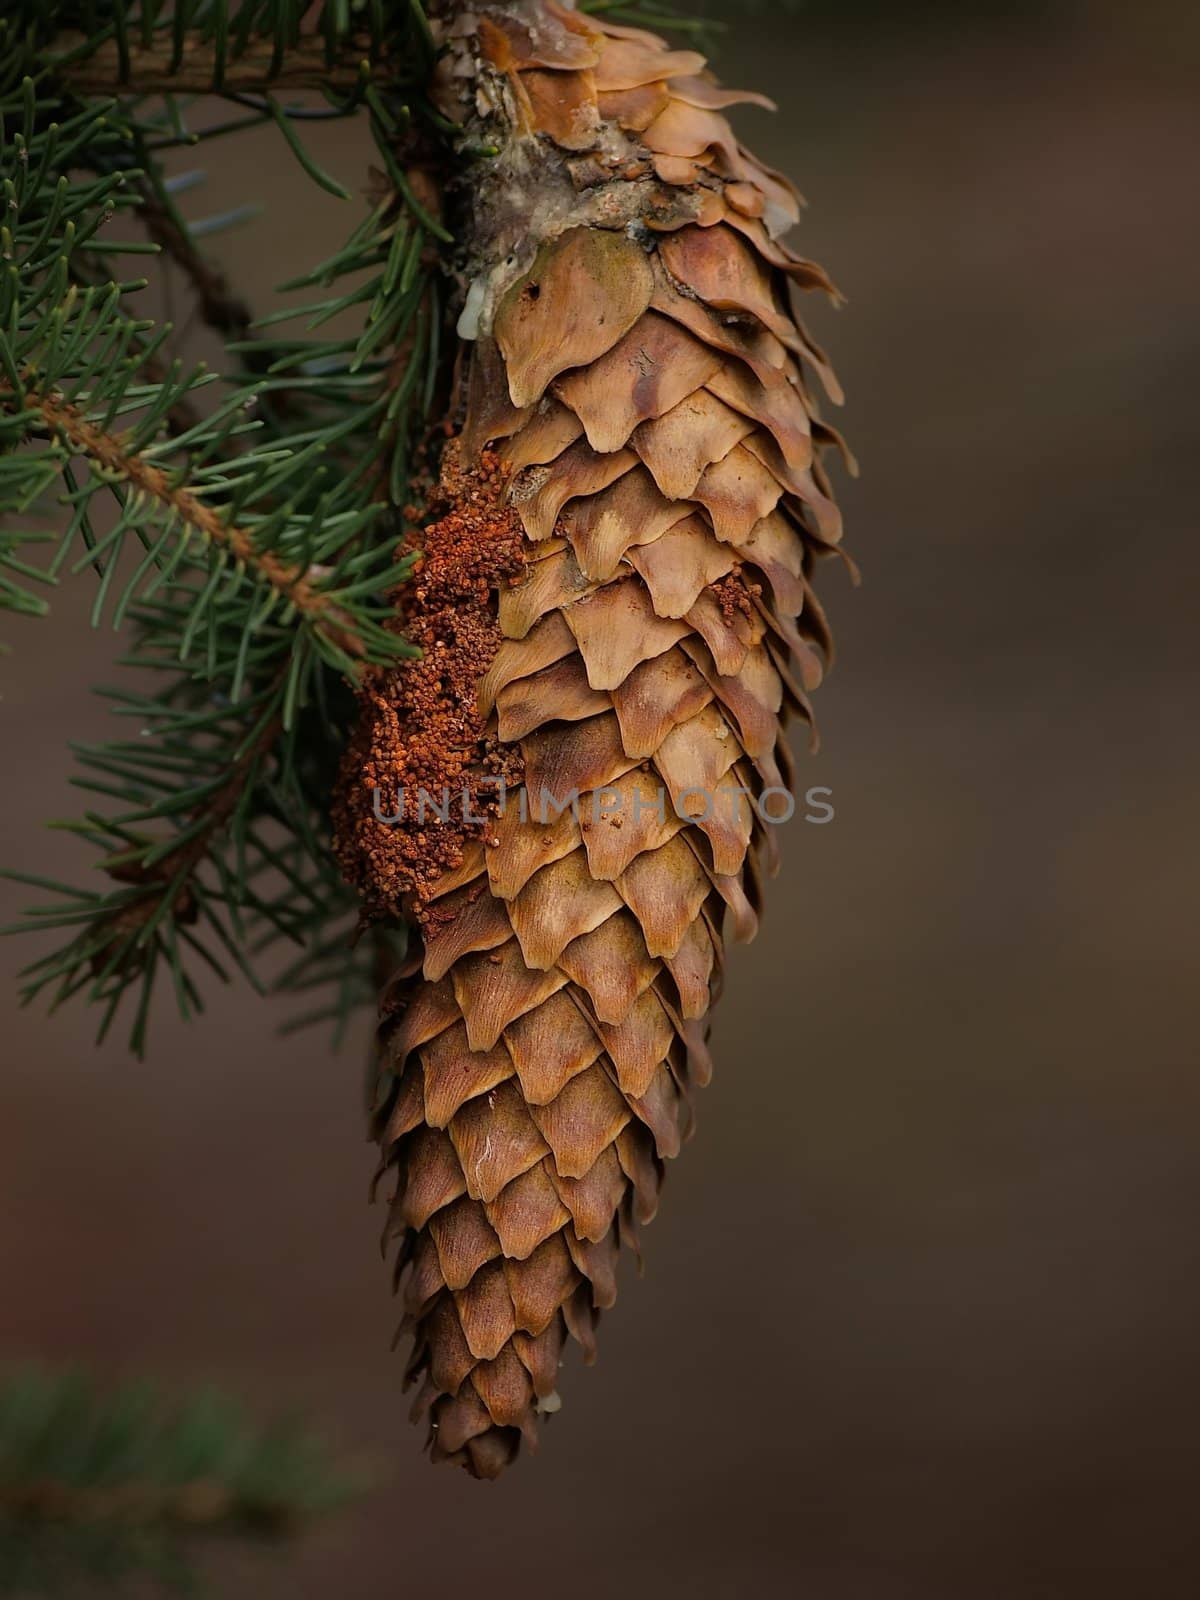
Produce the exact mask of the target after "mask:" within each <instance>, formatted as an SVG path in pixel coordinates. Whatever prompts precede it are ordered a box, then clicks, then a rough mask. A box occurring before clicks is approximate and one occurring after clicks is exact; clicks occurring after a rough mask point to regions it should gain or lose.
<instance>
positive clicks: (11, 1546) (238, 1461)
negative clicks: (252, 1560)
mask: <svg viewBox="0 0 1200 1600" xmlns="http://www.w3.org/2000/svg"><path fill="white" fill-rule="evenodd" d="M365 1486H366V1485H365V1483H364V1482H363V1480H362V1476H361V1474H359V1473H354V1474H351V1473H348V1472H346V1471H344V1470H342V1469H340V1468H338V1467H336V1466H334V1465H333V1464H331V1462H330V1461H329V1459H328V1455H327V1452H326V1450H325V1449H324V1447H323V1446H322V1445H321V1444H320V1443H319V1441H317V1440H316V1439H314V1438H313V1437H312V1436H311V1435H309V1434H308V1433H307V1432H306V1431H305V1430H304V1429H303V1428H302V1427H301V1426H300V1425H298V1424H297V1423H296V1422H295V1421H294V1420H284V1421H276V1422H274V1423H271V1424H269V1425H268V1426H266V1427H265V1428H259V1427H256V1426H254V1425H253V1424H251V1423H249V1422H247V1421H246V1420H245V1419H244V1418H243V1417H242V1416H241V1415H240V1414H239V1411H238V1408H237V1407H236V1406H235V1405H233V1404H232V1403H231V1402H230V1401H229V1400H227V1399H224V1398H223V1397H222V1396H221V1395H219V1394H217V1393H215V1392H213V1391H205V1392H202V1393H199V1394H195V1395H192V1396H190V1397H186V1398H184V1399H183V1400H182V1401H175V1402H173V1403H172V1402H170V1401H168V1400H166V1399H165V1398H164V1397H163V1396H162V1395H160V1394H159V1393H158V1392H156V1390H155V1389H154V1388H153V1386H151V1385H149V1384H147V1383H145V1382H132V1383H126V1384H124V1385H120V1386H117V1387H115V1388H112V1389H107V1390H106V1389H104V1388H102V1387H101V1386H100V1385H98V1384H97V1383H96V1382H95V1380H94V1379H92V1378H90V1377H89V1376H87V1375H86V1374H85V1373H82V1372H78V1371H68V1372H64V1373H55V1372H48V1371H44V1370H42V1369H39V1368H28V1369H21V1370H18V1371H16V1372H13V1373H10V1374H9V1375H7V1376H6V1377H4V1378H3V1379H0V1593H5V1594H14V1595H32V1594H46V1593H49V1594H53V1593H58V1592H60V1591H62V1590H63V1589H64V1588H66V1589H70V1588H73V1587H75V1586H76V1585H78V1584H79V1583H81V1582H85V1581H86V1582H87V1584H88V1586H89V1587H90V1586H91V1585H93V1584H94V1583H95V1582H97V1581H99V1580H106V1581H108V1582H112V1581H115V1580H118V1579H121V1578H124V1577H127V1576H133V1575H135V1574H142V1573H144V1574H149V1575H151V1576H153V1577H155V1578H158V1579H159V1580H160V1581H164V1582H166V1583H169V1584H171V1585H172V1586H180V1587H182V1586H184V1585H186V1584H187V1583H188V1581H189V1578H190V1575H191V1573H190V1563H189V1555H190V1550H191V1547H192V1545H193V1544H194V1542H195V1539H196V1537H197V1536H198V1535H200V1534H204V1535H231V1534H232V1535H241V1536H247V1535H254V1536H260V1537H275V1538H278V1537H281V1536H284V1535H287V1534H291V1533H295V1532H298V1531H300V1530H301V1529H302V1528H303V1527H304V1526H305V1525H306V1524H307V1523H308V1522H310V1521H311V1520H312V1519H313V1518H314V1517H317V1516H319V1515H322V1514H324V1513H326V1512H329V1511H332V1510H334V1509H336V1508H337V1507H338V1506H340V1505H342V1504H343V1503H344V1502H345V1501H346V1500H347V1499H349V1498H350V1497H351V1496H353V1495H354V1494H356V1493H358V1492H360V1491H361V1490H362V1489H363V1488H364V1487H365Z"/></svg>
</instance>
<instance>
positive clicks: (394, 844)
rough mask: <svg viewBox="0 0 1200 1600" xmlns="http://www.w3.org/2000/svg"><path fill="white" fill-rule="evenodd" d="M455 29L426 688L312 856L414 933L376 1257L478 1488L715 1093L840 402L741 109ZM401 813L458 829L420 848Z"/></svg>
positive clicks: (500, 27) (402, 707)
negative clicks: (448, 310) (451, 244)
mask: <svg viewBox="0 0 1200 1600" xmlns="http://www.w3.org/2000/svg"><path fill="white" fill-rule="evenodd" d="M452 33H453V37H452V38H451V41H450V51H449V54H448V56H447V59H446V63H445V66H444V71H443V82H442V83H441V85H440V89H439V92H440V96H441V103H442V105H443V108H444V109H446V110H447V112H449V113H451V114H453V116H454V117H455V118H456V120H458V121H460V122H463V123H464V125H465V126H466V130H467V135H468V136H469V137H471V138H472V139H474V140H475V141H476V142H482V141H483V140H485V139H490V140H491V141H492V142H493V144H496V145H499V147H500V154H499V155H498V156H496V157H495V158H494V159H493V160H492V162H491V163H490V164H488V165H487V166H482V165H481V167H480V168H479V169H477V170H476V171H474V172H473V173H472V180H471V188H472V206H473V211H472V219H471V228H472V230H473V256H472V264H471V272H472V283H471V286H470V289H469V292H468V293H467V294H466V307H465V310H464V314H463V320H462V322H461V323H460V333H461V334H462V335H463V336H464V338H465V339H467V340H469V341H471V342H470V345H469V347H468V348H469V352H470V353H469V357H468V360H469V379H468V382H467V386H466V387H467V401H466V407H465V416H464V417H463V419H462V426H461V432H460V437H459V440H458V442H457V445H456V446H455V447H454V448H453V449H451V450H450V451H449V452H448V455H447V465H446V469H445V472H444V476H443V483H442V486H441V493H440V499H439V502H438V504H437V505H436V506H435V512H436V516H435V521H434V523H433V526H432V527H430V528H429V529H428V530H427V532H426V533H425V535H423V548H424V550H425V567H424V569H423V571H422V572H421V574H420V575H419V577H418V578H417V579H416V580H414V584H413V585H411V586H410V588H412V590H413V595H412V596H411V597H410V598H408V599H405V600H403V601H402V604H403V605H404V606H405V615H404V617H403V619H402V620H403V621H404V623H405V626H406V631H407V632H408V633H409V636H410V637H413V638H415V640H416V642H418V643H421V644H422V645H423V646H424V648H425V655H424V658H423V660H422V661H421V662H420V663H418V664H416V665H413V666H405V667H403V668H401V669H399V670H398V671H396V672H393V673H390V674H387V675H385V676H384V677H382V678H381V679H380V680H379V681H378V682H377V683H375V684H374V685H372V686H371V688H370V689H369V690H368V691H367V693H366V694H365V696H364V718H363V723H362V726H361V727H360V729H359V732H358V734H357V736H356V738H355V741H354V744H353V746H352V748H351V751H350V753H349V755H348V758H347V764H346V769H345V775H344V781H343V787H342V795H341V801H340V808H339V816H338V848H339V851H340V854H341V857H342V859H343V862H344V864H345V866H346V869H347V871H348V873H349V875H350V876H351V877H352V878H353V879H354V881H355V882H357V883H358V884H359V886H360V887H361V889H362V891H363V893H364V896H365V899H366V901H367V904H368V906H369V908H370V909H371V910H372V912H373V913H375V914H381V915H390V914H395V913H397V912H403V913H405V914H407V915H408V916H409V917H411V918H413V919H415V921H416V923H417V924H418V926H419V927H420V929H421V941H420V945H419V948H418V949H417V951H416V952H415V954H414V956H413V959H412V960H411V962H410V964H409V968H408V970H407V972H406V974H404V975H401V976H400V977H398V978H397V979H396V980H395V981H394V982H393V983H392V984H391V985H390V986H389V988H388V990H387V991H386V992H385V996H384V1003H383V1008H382V1022H381V1026H380V1031H379V1060H380V1069H381V1077H380V1084H381V1087H380V1094H379V1099H378V1104H377V1122H376V1129H375V1131H376V1134H377V1136H378V1138H379V1141H380V1145H381V1149H382V1157H383V1160H382V1166H381V1171H388V1170H394V1173H395V1180H396V1187H395V1193H394V1198H393V1199H392V1202H391V1212H390V1219H389V1223H388V1227H387V1230H386V1238H387V1240H389V1241H391V1240H399V1255H398V1276H399V1274H400V1273H403V1279H402V1281H403V1304H404V1323H403V1329H404V1331H406V1332H411V1334H412V1339H413V1347H412V1356H411V1360H410V1363H409V1367H408V1377H409V1378H410V1379H411V1380H419V1381H420V1383H421V1391H420V1395H419V1398H418V1405H417V1409H418V1411H423V1410H426V1409H428V1411H429V1415H430V1421H431V1441H432V1451H433V1455H434V1457H435V1459H448V1460H451V1461H455V1462H458V1463H460V1464H461V1465H463V1466H464V1467H466V1468H467V1469H468V1470H469V1471H470V1472H472V1473H473V1474H475V1475H476V1476H480V1477H492V1476H495V1475H496V1474H498V1473H499V1472H500V1471H501V1470H502V1468H503V1467H504V1466H505V1465H506V1464H507V1463H508V1462H510V1461H511V1460H512V1459H513V1458H514V1457H515V1455H516V1454H517V1452H518V1449H519V1446H520V1443H521V1441H522V1440H523V1439H524V1440H525V1441H526V1442H528V1443H529V1444H530V1445H533V1444H535V1443H536V1438H537V1429H538V1419H539V1415H540V1414H541V1413H544V1412H547V1411H550V1410H554V1409H557V1405H558V1397H557V1392H556V1385H557V1377H558V1368H559V1362H560V1357H561V1354H562V1351H563V1348H564V1344H565V1342H566V1340H567V1339H568V1337H570V1338H573V1339H575V1340H577V1341H578V1342H579V1344H581V1345H582V1346H583V1350H584V1353H585V1356H586V1358H587V1359H588V1360H589V1361H590V1360H591V1359H592V1358H593V1355H594V1351H595V1342H594V1326H595V1323H596V1320H597V1316H598V1314H599V1312H600V1311H601V1310H602V1309H604V1308H606V1307H608V1306H610V1305H611V1304H612V1303H613V1300H614V1297H615V1294H616V1268H617V1258H618V1252H619V1247H620V1246H621V1245H622V1244H626V1243H628V1244H631V1245H632V1246H633V1247H634V1249H635V1250H636V1249H637V1228H638V1225H639V1224H642V1223H645V1222H647V1221H649V1220H650V1218H651V1217H653V1215H654V1213H655V1209H656V1206H657V1204H658V1192H659V1186H660V1183H661V1181H662V1175H663V1163H664V1162H665V1161H666V1160H667V1159H668V1158H670V1157H672V1156H674V1155H675V1154H676V1152H677V1151H678V1150H679V1148H680V1145H681V1143H682V1142H683V1140H684V1138H685V1137H686V1136H687V1134H688V1132H689V1129H690V1126H691V1109H690V1096H691V1091H692V1089H693V1088H694V1087H696V1086H700V1085H703V1084H704V1083H705V1082H706V1081H707V1079H708V1077H709V1073H710V1061H709V1056H708V1052H707V1049H706V1044H705V1040H706V1037H707V1027H706V1023H705V1018H706V1016H707V1013H708V1011H709V1008H710V1006H711V1004H712V1002H713V1000H714V998H715V997H716V994H717V992H718V990H719V988H720V983H721V974H722V968H723V962H724V955H723V930H724V927H725V925H726V923H728V924H729V925H730V927H731V931H732V934H733V936H734V938H736V939H748V938H750V937H751V936H752V935H753V934H754V931H755V928H756V924H757V917H758V911H759V905H760V896H761V888H762V877H763V872H762V867H763V864H764V863H765V865H766V866H767V867H768V868H770V867H771V866H772V865H773V863H774V851H775V846H776V838H775V835H776V833H777V829H776V828H775V827H774V826H773V825H772V822H771V818H772V815H773V814H774V812H776V811H778V809H780V808H781V807H783V806H784V804H785V800H786V793H787V791H789V790H790V788H791V783H792V771H791V764H790V760H789V755H788V750H787V746H786V744H785V742H784V737H783V723H784V720H785V718H786V717H787V715H788V713H789V712H795V713H798V714H799V715H800V716H801V717H803V718H804V719H806V720H810V714H809V702H808V694H809V692H810V691H811V690H812V689H813V688H814V687H815V685H816V684H817V682H818V681H819V679H820V676H821V669H822V658H823V657H824V658H828V654H829V645H830V641H829V636H828V630H827V627H826V623H825V619H824V616H823V614H822V611H821V609H820V607H819V605H818V604H817V601H816V599H815V598H814V595H813V592H812V588H811V586H810V574H811V571H812V568H813V565H814V561H815V559H816V558H817V557H819V556H820V555H821V554H823V553H827V552H829V551H831V550H833V549H834V548H835V547H836V545H837V542H838V539H839V537H840V531H841V530H840V524H839V518H838V512H837V510H836V507H835V506H834V503H833V500H832V498H831V494H830V489H829V484H828V480H827V478H826V475H825V473H824V471H823V470H822V467H821V465H820V462H819V460H818V459H817V455H816V453H815V448H816V447H820V446H823V445H825V444H826V443H828V442H830V440H835V439H836V435H835V434H834V433H833V431H832V430H831V429H829V428H828V427H826V426H825V425H823V424H822V423H820V422H819V421H818V420H817V415H816V408H815V405H814V403H813V400H812V397H811V393H810V387H809V385H810V379H811V375H813V374H815V375H816V376H817V378H818V379H819V380H820V382H821V383H822V384H823V386H824V388H825V390H826V391H827V393H828V394H830V395H831V396H832V397H833V398H834V399H838V398H839V396H838V391H837V386H836V383H835V380H834V379H833V377H832V374H831V373H830V371H829V368H828V365H827V363H826V360H825V358H824V356H823V354H822V353H821V351H820V350H819V349H818V348H817V347H816V346H815V345H814V343H813V342H812V340H811V339H810V338H809V337H808V335H807V334H806V333H805V332H804V330H803V328H802V327H801V326H800V324H799V323H798V322H797V320H796V319H795V317H794V315H793V313H792V311H791V309H790V302H789V294H788V282H789V280H790V281H791V282H792V283H795V284H797V285H798V286H799V287H801V288H804V289H812V288H819V289H823V290H826V291H827V292H829V293H833V292H834V291H833V290H832V286H831V285H830V283H829V281H828V279H827V278H826V277H825V275H824V273H823V272H822V271H821V270H820V268H818V267H816V266H814V265H813V264H812V263H810V262H807V261H803V260H801V259H799V258H798V257H795V256H793V255H792V254H791V253H790V252H789V251H788V250H787V249H786V247H785V246H784V245H782V244H781V243H780V242H779V238H778V236H779V234H780V233H781V232H782V231H783V230H784V229H785V228H786V227H788V226H790V224H791V223H792V222H794V221H795V220H796V218H797V216H798V199H797V196H796V195H795V192H794V191H793V189H792V188H791V187H790V185H789V184H788V183H787V182H786V181H785V180H783V179H782V178H780V177H778V176H777V175H776V174H774V173H772V172H770V171H768V170H767V169H766V168H764V167H763V166H761V165H760V164H759V163H758V162H757V161H756V160H755V159H754V158H753V157H752V156H750V155H749V154H747V153H746V151H745V150H744V149H743V148H742V147H741V145H740V144H739V143H738V141H737V139H736V137H735V136H734V134H733V133H732V131H731V129H730V126H729V124H728V122H727V121H726V120H725V118H724V116H723V115H722V114H721V113H722V111H723V110H724V108H726V107H728V106H729V105H731V104H734V103H736V102H737V101H739V100H741V101H755V102H759V103H762V101H761V97H760V96H756V95H749V94H734V93H730V92H727V91H725V90H722V89H720V88H719V87H718V86H717V84H716V83H715V81H714V80H713V79H712V78H711V76H709V75H708V74H707V73H706V72H705V70H704V60H703V58H702V57H701V56H699V55H697V54H696V53H695V52H694V51H691V50H672V49H669V48H668V47H667V46H666V45H665V44H664V43H663V41H661V40H659V39H657V38H655V37H654V36H653V35H651V34H648V33H645V32H642V31H639V30H635V29H631V28H624V27H618V26H615V25H613V24H610V23H607V22H605V21H604V20H603V18H592V17H583V16H580V15H577V14H576V13H575V12H573V11H570V10H566V9H563V8H560V7H558V6H555V5H553V4H549V3H542V0H538V3H536V4H526V5H516V6H509V7H494V8H489V9H487V10H485V11H484V12H482V13H481V15H480V16H479V17H478V19H476V18H472V19H471V21H470V23H469V24H468V23H463V24H460V25H459V26H458V27H457V28H456V29H454V30H452ZM501 779H503V794H502V795H501V784H500V780H501ZM401 784H403V785H404V786H405V787H406V790H407V800H406V807H407V809H406V812H405V817H404V820H403V821H401V822H400V823H399V824H393V825H389V824H388V823H386V822H384V821H381V820H379V818H378V816H377V815H376V814H375V811H376V809H377V808H376V807H374V806H373V791H375V790H379V791H380V792H381V794H382V795H383V797H384V803H385V806H386V805H387V802H388V801H389V800H390V799H391V797H392V795H393V794H394V792H395V791H396V789H398V788H399V787H400V786H401ZM417 785H422V786H424V787H425V788H426V789H427V790H428V791H429V793H430V794H431V795H434V796H436V795H437V794H438V793H439V791H440V790H441V788H442V787H443V785H446V786H448V788H449V790H450V791H451V793H452V795H453V807H454V810H453V815H452V816H451V817H450V818H449V819H448V820H445V821H443V820H439V819H438V818H437V817H436V816H434V815H432V814H430V813H428V812H427V814H426V816H425V818H424V820H423V821H422V822H421V823H420V824H419V825H418V824H417V823H416V822H414V821H413V819H412V806H413V797H414V793H415V787H416V786H417ZM464 794H466V795H468V797H469V801H470V804H469V807H468V815H467V816H466V818H465V819H464V817H463V816H462V815H461V814H460V797H461V796H462V795H464ZM489 795H490V797H491V799H490V803H489ZM501 798H502V800H503V803H502V804H501V803H500V800H501ZM385 814H386V812H385ZM480 818H486V821H480V820H479V819H480Z"/></svg>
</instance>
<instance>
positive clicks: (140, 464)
mask: <svg viewBox="0 0 1200 1600" xmlns="http://www.w3.org/2000/svg"><path fill="white" fill-rule="evenodd" d="M6 394H7V396H8V397H9V398H12V397H13V392H12V390H11V389H9V388H8V386H7V385H0V401H2V400H3V398H4V396H5V395H6ZM24 407H25V409H26V410H31V411H35V412H37V414H38V415H39V416H40V417H41V419H42V421H43V422H44V424H45V425H46V427H47V428H48V429H49V430H50V431H51V432H52V433H54V434H56V435H57V436H58V438H60V439H61V440H62V441H63V443H64V444H66V445H67V446H69V448H70V449H71V450H72V451H73V452H74V453H75V454H77V455H82V456H86V457H87V458H88V459H89V460H90V461H93V462H94V463H95V464H96V465H97V466H99V467H100V468H101V469H102V470H104V471H105V472H109V473H113V474H115V475H116V476H118V477H120V478H122V479H123V480H124V481H125V482H127V483H129V484H130V485H131V487H132V488H133V489H135V490H138V491H140V492H141V493H142V494H145V495H147V496H149V497H150V498H151V499H154V500H156V501H157V502H158V503H159V504H160V505H161V506H163V508H164V509H166V510H168V511H171V512H174V513H175V515H176V516H178V517H179V519H180V521H181V522H184V523H186V524H187V526H188V527H190V528H192V529H193V530H194V531H195V532H197V533H199V534H200V535H201V536H202V538H204V539H205V540H206V541H207V542H208V543H209V544H212V545H216V546H218V547H221V548H224V549H227V550H228V551H229V553H230V554H231V555H232V556H233V558H234V559H235V560H236V561H238V562H240V563H242V564H243V565H244V566H246V567H249V568H251V569H252V570H253V571H255V572H256V573H257V574H258V575H259V576H260V577H262V578H264V579H265V580H266V582H267V583H269V584H270V585H271V586H272V588H274V589H277V590H278V591H279V593H280V594H282V595H283V596H284V597H285V598H286V599H287V600H288V601H289V602H290V604H292V605H293V606H295V608H296V610H297V611H299V612H302V613H303V614H304V615H305V616H306V617H308V618H309V620H310V621H312V622H313V623H315V625H316V626H317V627H318V628H319V629H320V631H321V632H323V633H324V634H325V635H326V637H328V638H329V639H331V640H332V641H333V642H334V643H335V644H336V645H338V646H339V648H340V649H342V650H344V651H345V652H346V653H347V654H348V655H352V656H361V655H362V654H363V646H362V641H361V640H360V639H359V638H358V637H357V635H356V634H355V633H354V632H353V631H352V630H351V629H349V628H348V627H347V626H346V617H345V613H344V612H343V611H342V610H341V608H340V607H339V606H337V605H335V604H333V603H332V602H331V600H330V598H329V596H328V595H326V594H324V593H322V591H321V590H320V589H319V588H317V587H316V586H315V585H314V584H313V582H312V581H311V578H310V577H309V575H308V573H307V572H305V571H303V570H302V569H301V568H299V567H296V566H291V565H289V564H288V563H287V562H284V561H281V560H280V558H279V557H278V556H277V555H276V554H275V553H274V551H272V550H259V549H258V548H257V546H256V544H255V542H254V539H253V537H252V536H251V535H250V534H249V533H247V532H246V530H245V529H244V528H239V527H237V526H235V525H233V524H230V523H225V522H222V521H221V518H220V517H219V516H218V514H217V513H216V512H215V511H214V510H213V509H212V508H211V507H210V506H206V505H205V504H204V503H203V501H202V500H200V499H199V498H198V496H197V495H195V494H194V493H193V492H192V491H191V490H190V489H187V488H185V487H181V486H177V485H173V484H172V482H171V480H170V477H169V476H168V474H167V473H165V472H164V471H163V469H162V468H161V467H157V466H155V465H154V464H153V463H152V462H149V461H147V460H146V459H145V457H144V456H141V455H139V454H137V453H136V452H130V451H128V450H127V449H126V448H125V446H124V443H123V442H122V440H121V439H120V438H119V436H117V435H116V434H113V433H109V432H107V431H106V430H105V429H104V428H101V427H98V426H97V425H96V424H95V423H93V422H89V421H88V420H87V418H86V417H85V416H84V415H83V414H82V412H80V410H79V409H78V407H76V406H73V405H70V404H68V403H67V402H66V401H65V400H63V399H62V398H61V397H60V396H58V395H55V394H44V395H38V394H28V395H26V396H25V397H24Z"/></svg>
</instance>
